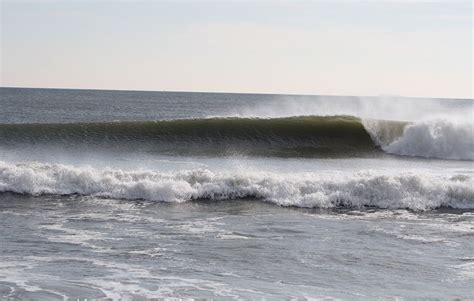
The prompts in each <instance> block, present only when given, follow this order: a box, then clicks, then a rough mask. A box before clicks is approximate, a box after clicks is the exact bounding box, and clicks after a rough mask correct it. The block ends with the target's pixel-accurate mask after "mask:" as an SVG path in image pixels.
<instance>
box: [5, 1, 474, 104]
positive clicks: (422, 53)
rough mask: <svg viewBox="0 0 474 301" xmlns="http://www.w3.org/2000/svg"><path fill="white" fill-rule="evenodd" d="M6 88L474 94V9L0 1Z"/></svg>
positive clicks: (413, 4)
mask: <svg viewBox="0 0 474 301" xmlns="http://www.w3.org/2000/svg"><path fill="white" fill-rule="evenodd" d="M0 10H1V12H0V16H1V23H0V25H1V39H0V44H1V45H0V46H1V47H0V58H1V59H0V71H1V73H0V86H3V87H41V88H46V87H49V88H81V89H113V90H152V91H163V90H166V91H203V92H241V93H276V94H318V95H359V96H367V95H397V96H398V95H400V96H416V97H443V98H473V93H474V88H473V50H474V49H473V4H472V2H471V1H443V2H437V3H432V2H426V1H407V0H404V1H401V0H400V1H391V2H389V1H365V2H361V1H348V0H346V1H342V0H341V1H326V2H323V1H232V2H231V1H215V2H204V1H182V0H177V1H168V2H166V1H73V0H69V1H65V0H64V1H58V0H57V1H48V0H37V1H23V0H15V1H13V0H0Z"/></svg>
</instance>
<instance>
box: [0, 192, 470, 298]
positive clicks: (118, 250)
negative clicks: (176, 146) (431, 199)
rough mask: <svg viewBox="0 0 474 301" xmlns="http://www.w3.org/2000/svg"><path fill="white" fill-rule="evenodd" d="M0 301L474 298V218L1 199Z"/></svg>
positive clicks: (252, 204)
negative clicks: (2, 300) (71, 300)
mask: <svg viewBox="0 0 474 301" xmlns="http://www.w3.org/2000/svg"><path fill="white" fill-rule="evenodd" d="M0 231H1V234H0V239H1V242H0V254H2V258H1V265H0V275H1V278H0V298H13V299H15V298H18V299H28V298H33V299H42V300H57V299H63V298H65V297H68V298H78V297H80V298H119V297H121V298H130V299H137V300H140V299H144V298H153V297H155V298H161V297H180V298H186V297H194V298H214V299H219V300H232V299H246V300H248V299H258V300H260V299H262V298H265V299H268V300H270V299H271V300H288V299H290V298H296V299H298V300H305V299H309V298H310V297H321V298H324V297H332V298H343V299H360V300H363V299H366V298H370V299H374V298H381V297H403V298H418V297H426V298H440V299H454V298H461V299H472V298H474V291H473V290H472V287H474V256H473V254H474V253H473V250H474V239H473V238H474V214H473V213H472V212H466V211H464V212H463V211H453V210H444V211H443V210H436V211H430V212H425V213H414V212H410V211H406V210H363V211H355V210H351V211H349V210H328V211H325V210H315V209H301V208H283V207H278V206H275V205H272V204H267V203H264V202H260V201H256V200H234V201H222V202H209V201H195V202H187V203H179V204H176V203H174V204H167V203H156V202H141V201H125V200H113V199H108V200H107V199H96V198H93V197H81V196H70V197H59V196H44V197H31V196H21V195H15V194H2V195H0Z"/></svg>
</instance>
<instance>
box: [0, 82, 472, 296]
mask: <svg viewBox="0 0 474 301" xmlns="http://www.w3.org/2000/svg"><path fill="white" fill-rule="evenodd" d="M473 120H474V102H473V100H472V99H422V98H407V97H398V96H380V97H346V96H308V95H267V94H232V93H190V92H143V91H99V90H70V89H64V90H61V89H22V88H0V299H6V300H24V299H27V300H65V299H70V300H75V299H82V300H84V299H88V300H90V299H99V300H115V299H123V300H145V299H150V298H156V299H158V300H161V299H167V298H170V299H172V300H177V299H198V300H203V299H213V300H373V299H390V300H395V299H396V300H400V299H408V300H411V299H449V300H452V299H462V300H468V299H474V289H473V287H474V123H473Z"/></svg>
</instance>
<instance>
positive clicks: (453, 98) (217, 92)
mask: <svg viewBox="0 0 474 301" xmlns="http://www.w3.org/2000/svg"><path fill="white" fill-rule="evenodd" d="M0 88H5V89H39V90H83V91H105V92H114V91H115V92H150V93H156V92H161V93H208V94H244V95H281V96H325V97H368V98H377V97H378V98H382V97H385V98H397V97H398V98H411V99H441V100H443V99H446V100H449V99H452V100H474V98H464V97H429V96H404V95H394V94H379V95H343V94H307V93H303V94H297V93H268V92H222V91H189V90H148V89H144V90H140V89H138V90H137V89H131V90H127V89H101V88H59V87H25V86H2V85H0Z"/></svg>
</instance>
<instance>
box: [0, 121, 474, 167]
mask: <svg viewBox="0 0 474 301" xmlns="http://www.w3.org/2000/svg"><path fill="white" fill-rule="evenodd" d="M0 146H2V147H6V148H32V147H38V146H48V147H51V146H53V147H61V148H73V149H80V148H81V147H84V148H87V149H89V148H93V147H97V148H100V149H113V150H125V151H143V152H159V153H162V154H172V155H206V156H213V155H234V154H238V155H255V156H265V157H271V156H277V157H370V156H373V155H375V154H381V153H383V151H385V152H386V153H390V154H394V155H403V156H418V157H426V158H439V159H457V160H474V131H473V125H472V123H454V122H450V121H447V120H441V119H438V120H431V121H422V122H415V123H408V122H402V121H383V120H361V119H360V118H357V117H353V116H298V117H280V118H237V117H228V118H223V117H221V118H203V119H178V120H161V121H147V122H109V123H105V122H104V123H66V124H1V125H0Z"/></svg>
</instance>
